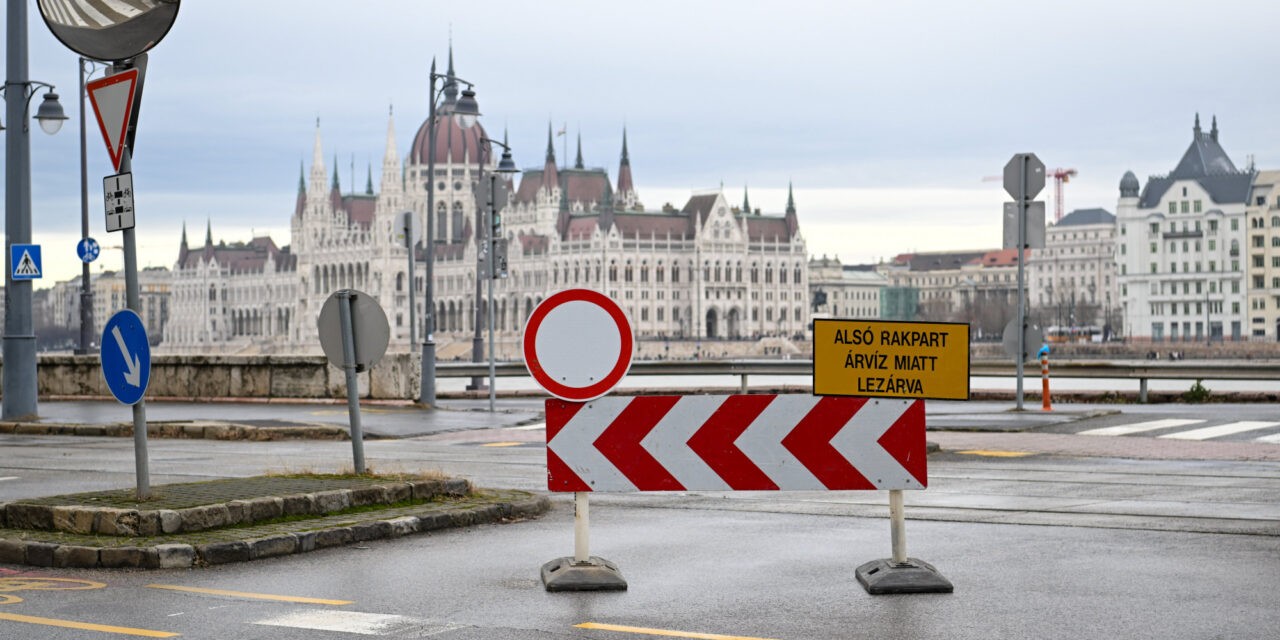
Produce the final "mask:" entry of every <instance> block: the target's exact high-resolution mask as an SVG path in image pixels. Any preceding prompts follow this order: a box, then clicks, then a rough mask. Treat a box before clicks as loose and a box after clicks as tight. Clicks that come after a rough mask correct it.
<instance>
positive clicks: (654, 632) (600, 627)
mask: <svg viewBox="0 0 1280 640" xmlns="http://www.w3.org/2000/svg"><path fill="white" fill-rule="evenodd" d="M573 626H575V627H577V628H579V629H594V630H597V631H617V632H620V633H639V634H643V635H649V636H665V637H668V638H695V639H696V640H769V638H757V637H755V636H726V635H721V634H719V633H697V632H695V631H672V630H670V629H649V628H646V627H626V626H623V625H617V624H603V623H600V622H584V623H582V624H575V625H573Z"/></svg>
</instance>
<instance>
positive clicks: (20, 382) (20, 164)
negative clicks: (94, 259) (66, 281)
mask: <svg viewBox="0 0 1280 640" xmlns="http://www.w3.org/2000/svg"><path fill="white" fill-rule="evenodd" d="M27 5H28V3H26V2H9V3H8V13H7V14H6V16H7V22H6V34H5V36H6V42H5V57H6V61H7V64H6V70H5V71H6V75H5V81H4V102H5V121H7V122H8V123H9V128H8V129H6V130H5V131H6V133H5V249H6V251H5V253H9V252H10V251H9V247H10V246H11V245H14V244H26V243H30V242H31V137H30V135H29V132H30V128H29V123H28V122H27V116H28V114H29V113H30V109H31V98H32V97H34V96H35V93H36V89H37V88H38V87H44V88H45V89H47V91H46V93H45V94H44V100H43V101H42V102H41V103H40V107H39V109H38V110H37V111H36V115H35V120H36V121H37V122H39V123H40V129H41V130H43V131H44V132H45V133H48V134H50V135H52V134H54V133H57V132H58V129H60V128H62V122H63V121H64V120H66V119H67V116H66V115H65V114H64V113H63V111H62V104H61V103H59V102H58V94H56V93H54V91H53V90H54V86H53V85H51V84H46V83H44V82H37V81H34V80H30V79H28V78H27V68H28V65H27ZM19 123H20V124H19ZM9 260H12V257H9ZM31 288H32V287H31V281H30V280H14V279H13V273H12V270H10V269H6V273H5V290H4V291H5V314H4V344H3V354H4V373H3V381H2V386H3V393H4V400H3V402H4V407H3V410H2V411H0V413H2V414H3V418H4V419H5V420H14V419H19V418H32V417H35V416H36V412H37V402H36V398H37V388H36V379H37V378H36V377H37V372H36V336H35V330H34V328H33V322H32V318H31Z"/></svg>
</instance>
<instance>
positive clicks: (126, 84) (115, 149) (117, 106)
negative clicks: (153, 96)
mask: <svg viewBox="0 0 1280 640" xmlns="http://www.w3.org/2000/svg"><path fill="white" fill-rule="evenodd" d="M137 87H138V69H137V68H133V69H129V70H127V71H122V72H120V73H117V74H115V75H110V76H107V77H105V78H99V79H97V80H94V81H92V82H90V83H88V84H86V85H85V89H87V90H88V91H87V92H88V94H89V102H91V103H93V114H94V115H95V116H97V119H98V128H100V129H102V139H103V141H104V142H106V143H107V154H108V155H110V156H111V164H112V166H114V167H115V169H116V171H120V160H121V159H122V158H123V157H124V142H125V139H126V138H127V134H128V132H129V117H130V115H132V113H133V95H134V91H135V90H136V89H137Z"/></svg>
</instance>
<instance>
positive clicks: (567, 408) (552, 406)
mask: <svg viewBox="0 0 1280 640" xmlns="http://www.w3.org/2000/svg"><path fill="white" fill-rule="evenodd" d="M583 406H585V405H584V403H582V402H566V401H564V400H560V399H557V398H548V399H547V402H546V404H545V405H544V407H545V409H546V412H547V444H550V443H551V439H552V438H554V437H556V434H558V433H560V430H561V429H563V428H564V426H565V425H566V424H569V421H570V420H572V419H573V417H574V416H576V415H578V410H579V409H581V408H582V407H583ZM547 490H549V491H591V485H589V484H587V483H586V482H584V481H583V480H582V478H580V477H578V474H576V473H574V472H573V470H572V469H570V468H569V465H567V464H565V463H564V461H563V460H561V459H560V456H557V455H556V454H555V452H553V451H552V450H551V447H547Z"/></svg>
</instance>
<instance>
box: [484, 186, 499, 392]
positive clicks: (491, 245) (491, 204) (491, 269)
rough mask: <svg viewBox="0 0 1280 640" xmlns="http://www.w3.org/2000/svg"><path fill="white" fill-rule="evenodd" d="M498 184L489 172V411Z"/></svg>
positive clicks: (491, 389) (492, 377)
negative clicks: (494, 217) (494, 220)
mask: <svg viewBox="0 0 1280 640" xmlns="http://www.w3.org/2000/svg"><path fill="white" fill-rule="evenodd" d="M497 184H498V174H496V173H490V174H489V232H488V236H489V312H488V313H487V314H485V315H486V316H488V320H489V413H493V412H494V406H493V405H494V398H495V396H496V395H497V388H496V385H494V378H495V377H496V375H495V374H496V372H495V371H494V362H493V287H494V282H495V280H496V278H497V276H498V274H497V272H496V271H495V262H496V261H495V260H494V256H493V254H494V253H495V252H494V249H495V248H496V247H495V246H494V237H493V216H495V215H497V212H496V211H495V208H496V207H495V205H494V201H495V200H497V198H495V197H494V195H493V194H494V190H495V189H497Z"/></svg>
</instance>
